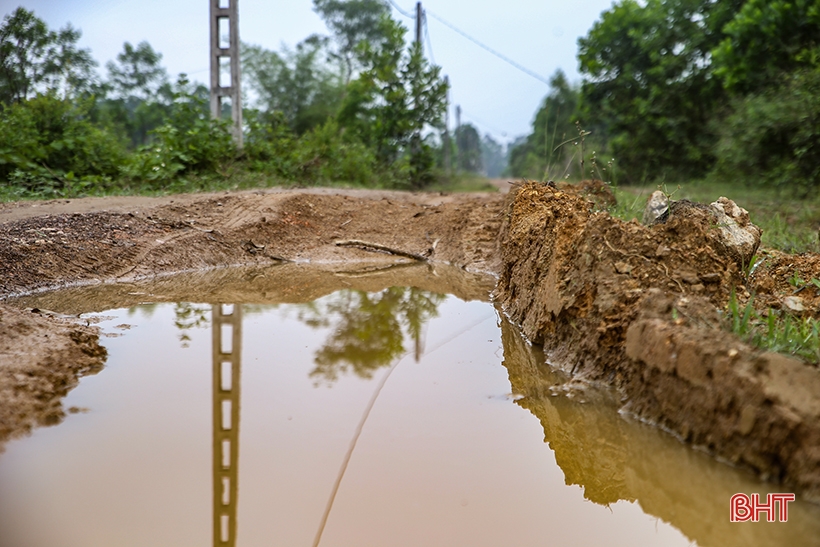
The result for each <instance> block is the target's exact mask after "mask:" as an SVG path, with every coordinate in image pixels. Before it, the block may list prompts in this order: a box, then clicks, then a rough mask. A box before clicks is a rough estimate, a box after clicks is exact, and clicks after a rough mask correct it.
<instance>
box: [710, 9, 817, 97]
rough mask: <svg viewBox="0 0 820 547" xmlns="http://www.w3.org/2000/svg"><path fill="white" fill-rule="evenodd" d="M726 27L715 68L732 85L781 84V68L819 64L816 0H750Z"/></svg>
mask: <svg viewBox="0 0 820 547" xmlns="http://www.w3.org/2000/svg"><path fill="white" fill-rule="evenodd" d="M723 33H724V35H725V37H724V38H723V40H722V41H721V42H720V44H719V45H718V46H717V47H716V48H715V50H714V64H715V74H716V75H717V76H718V77H719V78H721V79H722V81H723V83H724V85H725V86H726V87H727V88H728V89H730V90H732V91H735V92H741V93H746V92H756V91H760V90H762V89H765V88H767V87H771V86H775V87H778V86H779V81H780V77H781V75H783V74H788V73H791V72H793V71H795V70H798V69H805V68H817V67H820V43H818V41H820V1H818V0H748V1H747V2H745V3H743V7H742V8H741V9H740V10H739V11H738V12H737V13H736V14H735V16H734V17H733V19H732V20H731V21H729V22H728V23H727V24H726V26H725V27H724V29H723Z"/></svg>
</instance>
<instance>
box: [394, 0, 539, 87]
mask: <svg viewBox="0 0 820 547" xmlns="http://www.w3.org/2000/svg"><path fill="white" fill-rule="evenodd" d="M389 1H390V3H391V4H393V0H389ZM393 6H396V5H395V4H393ZM396 9H398V7H396ZM425 12H426V13H429V14H430V15H432V16H433V18H434V19H436V20H438V21H439V22H440V23H442V24H443V25H445V26H448V27H450V28H451V29H452V30H454V31H456V32H457V33H459V34H461V35H462V36H464V37H465V38H467V39H468V40H470V41H471V42H473V43H474V44H476V45H477V46H479V47H481V48H484V49H485V50H487V51H489V52H490V53H492V54H493V55H495V56H496V57H498V58H499V59H501V60H502V61H506V62H507V63H509V64H511V65H512V66H514V67H515V68H517V69H518V70H520V71H521V72H524V73H525V74H528V75H530V76H532V77H533V78H535V79H536V80H538V81H540V82H543V83H545V84H547V85H550V82H549V80H547V79H546V78H544V77H543V76H541V75H540V74H538V73H536V72H533V71H532V70H530V69H528V68H526V67H524V66H522V65H520V64H518V63H516V62H515V61H513V60H512V59H510V58H509V57H507V56H506V55H504V54H502V53H499V52H497V51H496V50H494V49H493V48H491V47H490V46H488V45H486V44H484V43H483V42H480V41H479V40H477V39H476V38H473V37H472V36H470V35H469V34H467V33H466V32H464V31H463V30H461V29H459V28H458V27H456V26H455V25H453V24H452V23H449V22H447V21H445V20H444V19H442V18H441V17H439V16H438V15H436V14H435V13H433V12H432V11H430V10H425Z"/></svg>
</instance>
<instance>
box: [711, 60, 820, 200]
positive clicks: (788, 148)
mask: <svg viewBox="0 0 820 547" xmlns="http://www.w3.org/2000/svg"><path fill="white" fill-rule="evenodd" d="M818 127H820V70H818V69H813V70H812V69H804V70H800V71H797V72H795V73H793V74H789V75H786V76H782V77H781V78H780V83H779V85H777V86H770V87H768V88H766V89H765V90H763V91H760V92H757V93H752V94H749V95H745V96H738V97H737V98H736V99H735V100H734V101H733V104H732V110H731V113H730V114H729V115H728V116H727V117H726V118H725V119H724V120H723V121H722V123H721V139H720V142H719V143H718V157H719V158H720V159H719V161H718V164H717V169H716V174H717V175H718V176H720V177H722V178H734V179H737V178H740V179H742V180H744V181H745V182H747V183H749V184H753V185H761V184H765V185H769V186H771V187H775V188H778V189H781V190H786V191H791V192H795V193H798V194H800V195H806V194H808V193H809V192H810V191H813V190H815V191H816V190H817V187H818V185H820V134H818V132H817V128H818Z"/></svg>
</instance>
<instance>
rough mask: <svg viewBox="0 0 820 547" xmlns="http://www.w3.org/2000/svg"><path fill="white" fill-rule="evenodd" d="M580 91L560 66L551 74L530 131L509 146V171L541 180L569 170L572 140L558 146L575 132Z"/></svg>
mask: <svg viewBox="0 0 820 547" xmlns="http://www.w3.org/2000/svg"><path fill="white" fill-rule="evenodd" d="M579 95H580V91H579V88H578V86H577V85H572V84H570V83H569V81H568V80H567V77H566V76H565V75H564V72H563V71H561V70H560V69H559V70H557V71H556V72H555V74H553V75H552V78H550V91H549V93H548V94H547V96H546V97H545V98H544V102H543V103H542V105H541V108H539V109H538V112H536V114H535V119H534V120H533V122H532V133H531V134H530V135H529V136H528V137H527V138H526V140H525V141H524V142H523V143H519V144H518V145H517V146H514V147H512V148H511V150H510V164H509V170H510V174H511V175H513V176H515V177H526V178H529V179H535V180H541V179H542V178H544V177H546V178H556V179H557V178H561V177H564V176H565V175H567V174H569V173H572V168H573V166H574V163H573V162H572V161H571V160H572V159H573V154H574V153H575V152H576V151H575V150H573V149H572V143H571V142H570V143H567V144H568V146H560V145H561V143H563V142H565V141H566V140H567V138H571V137H573V136H575V135H577V130H576V128H575V125H574V124H575V122H576V121H578V117H579V113H578V107H579Z"/></svg>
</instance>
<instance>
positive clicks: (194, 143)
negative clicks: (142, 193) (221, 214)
mask: <svg viewBox="0 0 820 547" xmlns="http://www.w3.org/2000/svg"><path fill="white" fill-rule="evenodd" d="M187 84H188V82H187V80H186V79H185V78H184V77H181V78H180V80H179V82H178V84H177V91H175V92H174V102H173V104H172V105H171V107H170V113H169V116H168V120H167V121H166V123H165V124H163V125H161V126H160V127H158V128H156V129H154V130H153V131H151V139H152V142H151V143H150V144H148V145H146V146H143V147H141V148H140V149H139V150H138V151H137V152H136V153H135V154H134V155H133V156H132V157H130V158H129V159H128V161H127V162H126V163H125V166H124V167H123V174H124V175H125V176H127V177H128V178H131V179H135V180H143V181H148V182H167V181H170V180H171V179H173V178H175V177H177V176H178V175H181V174H186V173H202V172H209V171H210V172H214V171H216V172H218V171H219V170H220V169H221V168H222V167H223V165H224V164H225V163H227V162H229V161H231V160H233V159H234V158H235V156H236V147H235V145H234V142H233V137H232V135H231V132H230V128H229V126H228V124H227V122H225V121H223V120H215V119H212V118H211V117H210V114H209V112H208V107H207V104H206V101H205V100H204V99H202V98H201V97H198V96H196V95H194V94H193V93H192V92H190V91H188V90H187V87H188V85H187Z"/></svg>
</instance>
